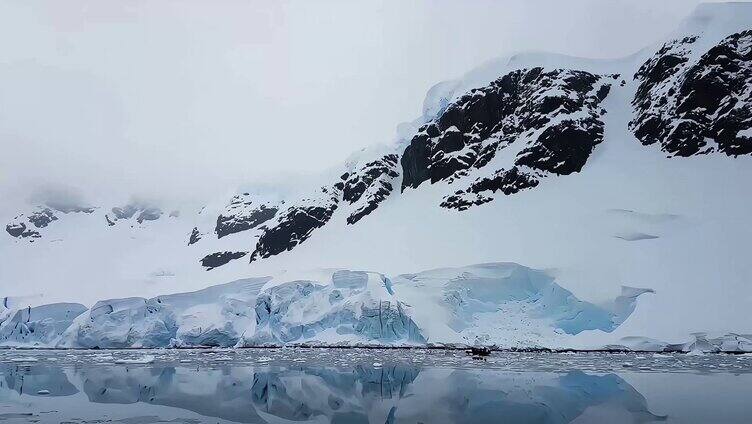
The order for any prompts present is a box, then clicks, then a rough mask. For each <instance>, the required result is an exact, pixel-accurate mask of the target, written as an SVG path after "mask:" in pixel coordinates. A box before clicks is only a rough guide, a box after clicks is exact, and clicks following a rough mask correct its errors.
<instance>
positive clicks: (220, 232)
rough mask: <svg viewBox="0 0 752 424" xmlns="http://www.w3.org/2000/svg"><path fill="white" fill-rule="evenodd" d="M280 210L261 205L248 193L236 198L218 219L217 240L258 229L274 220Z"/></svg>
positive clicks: (215, 230)
mask: <svg viewBox="0 0 752 424" xmlns="http://www.w3.org/2000/svg"><path fill="white" fill-rule="evenodd" d="M278 211H279V208H277V207H275V206H268V205H266V204H263V203H262V204H260V205H258V206H255V202H254V201H253V200H251V199H250V198H249V195H248V194H247V193H245V194H243V195H242V196H241V195H238V196H235V197H233V198H232V200H231V201H230V204H229V205H228V206H227V208H226V209H225V212H224V213H222V214H221V215H219V216H218V217H217V225H216V227H215V229H214V232H215V233H216V234H217V238H222V237H224V236H227V235H230V234H235V233H239V232H241V231H246V230H250V229H252V228H256V227H258V226H259V225H261V224H263V223H264V222H266V221H268V220H270V219H272V218H274V216H276V215H277V212H278Z"/></svg>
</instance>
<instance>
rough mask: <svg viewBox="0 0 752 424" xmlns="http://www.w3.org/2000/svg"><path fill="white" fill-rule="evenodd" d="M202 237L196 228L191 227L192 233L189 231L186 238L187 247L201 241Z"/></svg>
mask: <svg viewBox="0 0 752 424" xmlns="http://www.w3.org/2000/svg"><path fill="white" fill-rule="evenodd" d="M202 236H203V234H201V233H200V232H199V231H198V227H193V231H191V235H190V237H189V238H188V246H190V245H192V244H195V243H197V242H198V241H199V240H201V237H202Z"/></svg>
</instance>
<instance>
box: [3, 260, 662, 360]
mask: <svg viewBox="0 0 752 424" xmlns="http://www.w3.org/2000/svg"><path fill="white" fill-rule="evenodd" d="M651 291H652V290H650V289H635V288H624V289H623V292H622V294H621V295H620V296H618V297H616V298H615V299H613V300H611V301H609V302H607V303H605V304H601V305H598V304H595V303H590V302H587V301H584V300H580V299H578V298H577V297H576V296H575V295H574V294H572V293H571V292H570V291H568V290H566V289H565V288H563V287H561V286H560V285H559V284H557V283H556V280H555V278H553V277H552V276H550V275H549V274H547V273H546V272H544V271H540V270H535V269H531V268H528V267H525V266H522V265H518V264H515V263H509V262H498V263H486V264H478V265H471V266H465V267H458V268H441V269H434V270H429V271H424V272H420V273H416V274H401V275H397V276H394V277H391V278H390V277H388V276H387V275H385V274H382V273H378V272H372V271H352V270H345V269H320V270H315V271H311V272H309V273H307V274H306V273H303V274H300V275H298V274H292V273H281V274H279V275H276V276H269V277H260V278H247V279H242V280H237V281H233V282H230V283H227V284H222V285H217V286H212V287H209V288H206V289H203V290H199V291H195V292H190V293H178V294H170V295H164V296H156V297H153V298H149V299H146V298H140V297H130V298H123V299H109V300H101V301H99V302H96V303H95V304H94V305H93V306H92V307H91V308H86V307H85V306H83V305H80V304H71V303H57V304H49V305H41V306H36V307H33V308H32V307H20V306H19V305H18V302H15V303H16V306H15V307H13V306H12V305H11V304H10V302H5V304H6V306H4V309H3V313H2V315H0V319H2V322H0V346H26V347H59V348H157V347H197V346H210V347H233V346H235V347H253V346H284V345H300V344H308V345H317V346H333V345H337V346H342V345H378V346H429V345H430V346H442V345H444V346H453V345H464V346H467V345H476V344H482V345H490V346H498V347H519V346H534V347H546V346H547V345H546V343H547V342H548V343H550V342H552V341H554V340H563V339H564V338H566V337H567V336H569V335H574V334H578V333H581V332H583V331H587V330H600V331H603V332H611V331H613V330H614V329H615V328H617V327H618V326H619V325H620V324H621V323H622V322H624V320H626V319H627V318H628V317H629V316H630V315H631V314H632V312H634V310H635V304H636V300H637V298H638V297H639V296H640V295H642V294H643V293H648V292H651ZM9 306H10V307H9ZM533 335H537V338H533V339H531V337H532V336H533Z"/></svg>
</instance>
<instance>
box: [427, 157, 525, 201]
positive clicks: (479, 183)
mask: <svg viewBox="0 0 752 424" xmlns="http://www.w3.org/2000/svg"><path fill="white" fill-rule="evenodd" d="M538 183H539V181H538V179H537V178H535V176H534V175H532V174H530V173H526V172H523V171H520V169H519V168H518V167H516V166H514V167H512V168H511V169H509V170H508V171H507V170H504V169H500V170H498V171H496V172H495V173H494V175H492V176H491V177H487V178H479V179H477V180H475V181H474V182H473V183H472V184H471V185H470V187H468V188H467V189H465V190H459V191H457V192H455V193H454V194H453V195H451V196H447V197H446V198H444V201H443V202H442V203H441V206H442V207H445V208H449V209H457V210H461V211H462V210H465V209H468V208H470V207H471V206H477V205H482V204H484V203H488V202H490V201H492V200H493V198H492V197H489V196H487V195H484V193H488V192H491V193H495V192H497V191H501V192H502V193H504V194H505V195H510V194H514V193H518V192H520V191H522V190H526V189H529V188H533V187H536V186H538Z"/></svg>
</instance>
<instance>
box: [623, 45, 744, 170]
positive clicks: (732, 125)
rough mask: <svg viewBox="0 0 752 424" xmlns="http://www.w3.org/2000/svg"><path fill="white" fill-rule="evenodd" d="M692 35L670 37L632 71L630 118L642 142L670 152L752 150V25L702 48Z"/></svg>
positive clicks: (699, 152)
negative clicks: (636, 85)
mask: <svg viewBox="0 0 752 424" xmlns="http://www.w3.org/2000/svg"><path fill="white" fill-rule="evenodd" d="M697 40H698V38H697V37H696V36H689V37H685V38H683V39H680V40H673V41H670V42H668V43H666V44H664V45H663V47H661V49H660V50H659V51H658V52H656V54H655V55H654V56H653V57H651V58H650V59H649V60H648V61H646V62H645V63H644V64H643V65H642V66H641V67H640V69H639V70H638V71H637V73H635V75H634V78H635V79H636V80H637V81H639V84H640V85H639V88H638V90H637V93H636V94H635V97H634V100H633V101H632V105H633V106H634V109H635V117H634V119H633V120H632V122H631V123H630V128H631V129H632V131H633V132H634V135H635V136H636V137H637V138H638V139H639V140H640V141H641V142H642V143H643V144H645V145H651V144H656V143H657V144H659V145H660V147H661V150H663V151H664V152H666V153H667V154H669V155H670V156H693V155H698V154H707V153H711V152H714V151H717V152H722V153H725V154H727V155H729V156H736V155H744V154H750V153H752V101H750V99H752V31H744V32H740V33H736V34H733V35H731V36H729V37H727V38H726V39H724V40H723V41H721V42H720V43H718V44H717V45H715V46H714V47H712V48H710V49H709V50H707V51H705V52H697V51H696V49H694V48H693V47H694V44H695V43H696V42H697Z"/></svg>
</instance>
